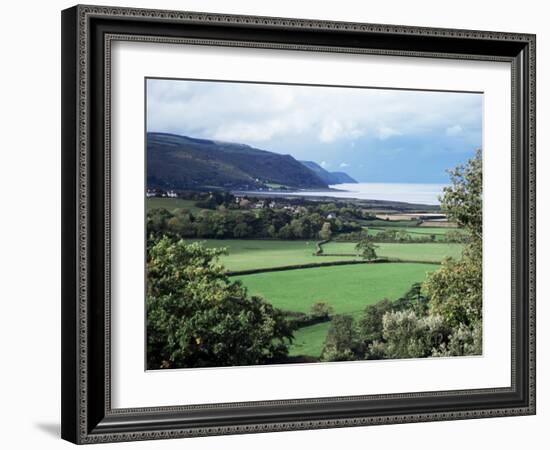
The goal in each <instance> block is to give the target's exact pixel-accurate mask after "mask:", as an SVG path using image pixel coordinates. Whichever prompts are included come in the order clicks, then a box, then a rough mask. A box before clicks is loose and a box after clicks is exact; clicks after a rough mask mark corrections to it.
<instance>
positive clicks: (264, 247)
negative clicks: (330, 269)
mask: <svg viewBox="0 0 550 450" xmlns="http://www.w3.org/2000/svg"><path fill="white" fill-rule="evenodd" d="M201 242H204V243H205V245H206V246H207V247H218V248H219V247H225V248H227V249H228V252H229V254H228V255H224V256H222V257H221V262H222V264H223V265H224V266H225V267H226V268H227V270H229V271H239V270H249V269H266V268H271V267H281V266H290V265H294V264H295V265H299V264H308V263H318V262H330V261H347V260H358V259H360V258H359V257H357V256H353V255H351V256H334V257H332V256H327V257H322V258H321V257H319V256H314V255H313V254H314V253H315V241H270V240H253V239H250V240H240V239H223V240H218V239H206V240H202V241H201Z"/></svg>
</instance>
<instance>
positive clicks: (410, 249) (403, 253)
mask: <svg viewBox="0 0 550 450" xmlns="http://www.w3.org/2000/svg"><path fill="white" fill-rule="evenodd" d="M375 245H376V246H377V248H376V253H377V255H378V256H383V257H386V258H399V259H404V260H411V261H442V260H443V258H445V257H446V256H451V257H453V258H460V255H461V254H462V248H463V245H462V244H444V243H437V242H436V243H431V242H430V243H427V244H394V243H377V244H375ZM323 251H324V252H325V253H340V254H342V253H349V254H355V243H354V242H334V241H333V242H329V243H328V244H325V245H323ZM323 258H328V256H325V257H323Z"/></svg>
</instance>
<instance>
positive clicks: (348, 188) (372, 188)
mask: <svg viewBox="0 0 550 450" xmlns="http://www.w3.org/2000/svg"><path fill="white" fill-rule="evenodd" d="M445 186H446V185H445V184H420V183H345V184H334V185H331V186H330V188H331V190H330V191H329V190H327V191H295V192H288V191H285V192H284V194H285V195H289V194H290V195H300V196H304V197H308V196H310V197H333V198H356V199H360V200H384V201H393V202H406V203H419V204H423V205H438V204H439V196H440V195H441V194H442V193H443V188H444V187H445Z"/></svg>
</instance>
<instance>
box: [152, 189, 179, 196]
mask: <svg viewBox="0 0 550 450" xmlns="http://www.w3.org/2000/svg"><path fill="white" fill-rule="evenodd" d="M145 196H146V197H147V198H151V197H159V198H178V193H177V192H176V191H172V190H170V191H159V190H156V189H147V191H146V192H145Z"/></svg>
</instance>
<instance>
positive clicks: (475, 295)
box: [425, 150, 482, 327]
mask: <svg viewBox="0 0 550 450" xmlns="http://www.w3.org/2000/svg"><path fill="white" fill-rule="evenodd" d="M481 163H482V161H481V151H480V150H478V151H477V152H476V154H475V156H474V158H472V159H471V160H470V161H469V162H468V164H467V165H466V166H458V167H457V168H456V169H454V170H453V171H451V172H450V173H451V181H452V184H451V186H448V187H446V188H445V190H444V193H443V197H442V198H441V208H442V209H443V210H444V211H446V212H447V214H448V216H449V218H450V219H452V220H456V221H457V222H458V223H459V225H461V226H462V227H464V230H465V233H466V235H467V236H468V238H469V239H468V244H467V245H466V247H465V249H464V252H463V255H462V258H461V259H460V260H459V261H455V260H452V259H447V260H445V261H444V262H443V264H442V265H441V268H440V269H439V270H438V271H436V272H433V273H432V274H431V275H430V276H428V278H427V280H426V282H425V288H426V292H427V294H428V295H429V297H430V309H431V311H432V312H433V313H434V314H439V315H441V316H443V318H444V319H445V320H446V322H447V323H448V324H449V325H451V326H452V327H458V326H459V325H460V324H464V325H466V326H471V325H473V324H475V323H476V322H477V321H479V320H481V315H482V241H481V237H482V201H481V194H482V170H481V169H482V166H481Z"/></svg>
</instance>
